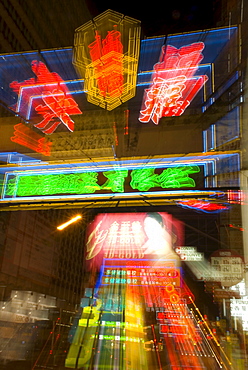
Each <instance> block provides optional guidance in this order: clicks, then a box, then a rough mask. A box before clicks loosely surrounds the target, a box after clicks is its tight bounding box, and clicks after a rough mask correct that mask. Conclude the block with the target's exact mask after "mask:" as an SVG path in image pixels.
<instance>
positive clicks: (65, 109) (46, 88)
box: [10, 60, 82, 134]
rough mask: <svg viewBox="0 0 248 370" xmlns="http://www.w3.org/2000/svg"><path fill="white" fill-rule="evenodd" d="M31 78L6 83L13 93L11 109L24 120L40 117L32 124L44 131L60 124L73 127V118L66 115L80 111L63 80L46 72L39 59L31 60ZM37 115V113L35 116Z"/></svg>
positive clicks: (53, 73)
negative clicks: (14, 103)
mask: <svg viewBox="0 0 248 370" xmlns="http://www.w3.org/2000/svg"><path fill="white" fill-rule="evenodd" d="M31 68H32V71H33V72H34V74H35V76H36V77H35V78H30V79H28V80H25V81H22V82H17V81H13V82H11V84H10V87H11V88H12V90H13V91H14V92H15V93H17V95H18V101H17V104H16V105H15V106H13V107H11V109H13V110H14V111H15V112H16V113H19V114H20V115H21V116H22V117H23V118H25V119H26V120H30V119H31V118H32V119H36V120H37V119H38V117H39V115H41V116H43V119H42V121H40V122H38V123H36V124H35V125H34V126H35V127H36V128H37V129H39V130H41V131H42V132H43V133H45V134H52V133H53V132H54V131H55V130H56V129H57V127H58V126H59V125H60V124H63V125H64V126H65V127H67V129H68V130H69V131H74V121H73V120H72V119H71V117H70V115H73V114H82V112H81V110H80V109H79V108H78V105H77V103H76V102H75V100H74V99H73V98H72V96H71V94H70V92H69V90H68V88H67V86H66V83H65V81H64V80H63V79H62V78H61V77H60V76H59V75H58V74H57V73H55V72H50V71H49V70H48V68H47V67H46V65H45V64H44V63H43V62H39V61H36V60H34V61H33V62H32V65H31ZM37 115H38V117H37Z"/></svg>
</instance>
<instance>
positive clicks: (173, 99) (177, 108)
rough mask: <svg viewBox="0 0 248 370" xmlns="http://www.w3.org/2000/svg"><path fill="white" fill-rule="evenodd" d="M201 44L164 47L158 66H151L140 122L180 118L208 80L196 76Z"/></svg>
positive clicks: (202, 44)
mask: <svg viewBox="0 0 248 370" xmlns="http://www.w3.org/2000/svg"><path fill="white" fill-rule="evenodd" d="M203 49H204V43H203V42H197V43H193V44H191V45H187V46H183V47H181V48H180V49H177V48H175V47H173V46H170V45H168V46H163V47H162V52H161V56H160V60H159V62H158V63H156V64H155V65H154V70H153V76H152V82H151V85H150V87H149V88H148V89H146V90H145V93H144V98H143V107H142V109H141V111H140V116H139V121H140V122H143V123H147V122H149V121H150V120H151V121H152V122H153V123H154V124H156V125H157V124H158V123H159V120H160V118H162V117H171V116H181V115H182V114H183V113H184V111H185V109H186V108H187V107H188V106H189V105H190V103H191V101H192V100H193V99H194V97H195V96H196V94H197V93H198V92H199V90H200V89H201V88H202V87H203V85H204V84H205V83H206V81H207V80H208V77H207V76H206V75H203V76H196V75H195V73H196V71H197V69H198V66H199V63H200V62H201V60H202V59H203V55H202V53H201V52H202V50H203Z"/></svg>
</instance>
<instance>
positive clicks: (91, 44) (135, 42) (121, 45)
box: [73, 10, 140, 110]
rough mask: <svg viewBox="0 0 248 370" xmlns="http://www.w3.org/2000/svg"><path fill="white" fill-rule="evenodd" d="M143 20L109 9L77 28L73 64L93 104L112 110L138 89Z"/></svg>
mask: <svg viewBox="0 0 248 370" xmlns="http://www.w3.org/2000/svg"><path fill="white" fill-rule="evenodd" d="M139 47H140V21H138V20H136V19H133V18H129V17H126V16H123V14H120V13H117V12H114V11H112V10H107V11H106V12H104V13H102V14H101V15H99V16H98V17H95V18H94V20H93V21H90V22H87V23H86V24H84V25H83V26H81V27H79V28H78V29H76V31H75V41H74V54H73V64H74V65H75V67H76V70H77V71H78V73H79V75H80V77H81V78H84V79H85V86H84V88H85V90H86V92H87V99H88V101H89V102H90V103H92V104H95V105H99V106H100V107H102V108H106V109H107V110H112V109H114V108H116V107H118V106H119V105H121V104H122V103H123V102H125V101H127V100H129V99H131V98H132V97H133V96H134V95H135V92H136V80H137V68H138V59H139Z"/></svg>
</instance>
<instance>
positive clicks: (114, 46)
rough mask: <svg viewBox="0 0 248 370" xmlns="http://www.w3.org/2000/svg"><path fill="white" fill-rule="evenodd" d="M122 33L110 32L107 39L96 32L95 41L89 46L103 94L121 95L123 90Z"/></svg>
mask: <svg viewBox="0 0 248 370" xmlns="http://www.w3.org/2000/svg"><path fill="white" fill-rule="evenodd" d="M120 39H121V33H120V32H119V31H116V30H112V31H109V32H108V35H107V37H106V38H105V39H103V40H101V36H100V35H99V34H98V32H96V36H95V41H94V42H92V43H91V44H90V45H89V46H88V47H89V49H90V56H91V59H92V62H93V64H94V70H95V77H96V80H97V84H98V87H99V90H100V94H101V95H102V96H104V97H105V96H106V95H107V94H108V95H109V96H110V97H118V96H121V94H122V92H123V81H124V78H123V45H122V43H121V40H120Z"/></svg>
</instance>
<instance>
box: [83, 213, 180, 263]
mask: <svg viewBox="0 0 248 370" xmlns="http://www.w3.org/2000/svg"><path fill="white" fill-rule="evenodd" d="M87 235H88V236H87V241H86V260H92V259H94V257H96V256H99V257H100V259H101V258H102V257H104V258H147V257H146V256H160V257H163V258H167V259H171V260H176V261H177V260H178V259H179V257H178V255H177V254H176V253H175V252H174V246H175V245H182V243H183V230H182V224H181V223H180V222H179V221H177V220H175V219H174V218H173V217H172V216H171V215H169V214H167V213H165V212H163V213H156V212H152V213H123V214H122V213H113V214H112V213H111V214H99V215H98V216H96V217H95V219H94V221H93V222H92V223H91V224H90V225H89V227H88V231H87Z"/></svg>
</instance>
